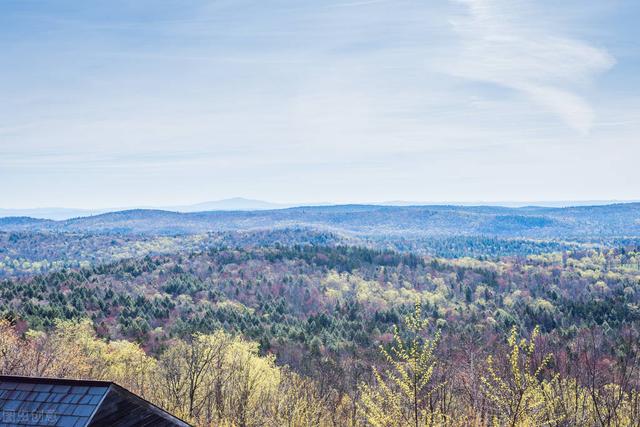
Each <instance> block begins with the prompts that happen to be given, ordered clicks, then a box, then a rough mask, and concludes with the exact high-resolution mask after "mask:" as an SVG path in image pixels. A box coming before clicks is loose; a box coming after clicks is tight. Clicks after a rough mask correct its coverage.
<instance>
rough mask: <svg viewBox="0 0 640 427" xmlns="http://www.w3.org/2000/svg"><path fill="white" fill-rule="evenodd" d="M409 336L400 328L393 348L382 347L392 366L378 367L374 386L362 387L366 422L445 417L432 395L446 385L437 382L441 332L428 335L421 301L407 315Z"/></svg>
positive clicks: (415, 422) (395, 422)
mask: <svg viewBox="0 0 640 427" xmlns="http://www.w3.org/2000/svg"><path fill="white" fill-rule="evenodd" d="M405 325H406V329H407V332H408V334H409V338H408V339H407V340H403V339H402V337H401V336H400V332H399V331H398V328H397V327H396V328H395V329H394V344H393V346H392V347H391V351H387V350H386V349H385V348H384V347H380V351H381V352H382V355H383V356H384V358H385V359H386V360H387V362H388V363H389V365H390V366H391V369H385V370H384V372H383V373H381V372H380V371H379V370H378V369H377V368H375V367H374V369H373V374H374V377H375V380H376V381H375V384H374V385H367V384H363V385H362V386H361V392H362V398H361V400H362V401H361V407H362V411H363V413H364V417H365V418H366V421H367V422H368V423H369V424H370V425H373V426H376V427H377V426H380V427H383V426H384V427H386V426H406V425H412V426H416V427H418V426H426V425H432V424H433V423H435V422H440V421H442V420H443V418H442V414H440V413H439V412H438V410H434V409H433V405H431V403H432V397H433V394H434V392H436V391H437V390H438V389H439V388H440V387H442V385H443V384H434V381H433V376H434V370H435V368H436V365H437V359H436V357H435V354H434V351H435V349H436V347H437V345H438V341H439V339H440V334H439V333H437V334H436V335H435V336H434V337H433V338H432V339H426V338H424V333H425V331H426V329H427V326H428V320H426V319H423V318H422V313H421V307H420V303H419V302H417V303H416V305H415V310H414V312H413V313H412V314H411V315H408V316H406V317H405Z"/></svg>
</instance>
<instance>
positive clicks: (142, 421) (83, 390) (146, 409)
mask: <svg viewBox="0 0 640 427" xmlns="http://www.w3.org/2000/svg"><path fill="white" fill-rule="evenodd" d="M188 425H189V424H187V423H185V422H184V421H182V420H180V419H179V418H177V417H174V416H173V415H171V414H169V413H168V412H166V411H164V410H162V409H160V408H158V407H157V406H155V405H153V404H151V403H150V402H147V401H146V400H144V399H142V398H141V397H139V396H137V395H135V394H133V393H131V392H130V391H128V390H126V389H124V388H122V387H120V386H119V385H117V384H115V383H112V382H109V381H92V380H67V379H58V378H34V377H16V376H2V375H0V427H4V426H56V427H80V426H83V427H84V426H91V427H96V426H113V427H123V426H159V427H162V426H188Z"/></svg>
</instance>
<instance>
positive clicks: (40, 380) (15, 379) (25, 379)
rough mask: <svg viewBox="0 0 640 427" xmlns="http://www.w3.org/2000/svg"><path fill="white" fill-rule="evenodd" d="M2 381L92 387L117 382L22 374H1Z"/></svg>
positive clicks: (106, 385) (0, 379)
mask: <svg viewBox="0 0 640 427" xmlns="http://www.w3.org/2000/svg"><path fill="white" fill-rule="evenodd" d="M0 381H6V382H16V383H17V382H23V383H38V384H67V385H84V386H91V387H109V386H111V385H114V384H115V383H114V382H112V381H101V380H84V379H70V378H55V377H27V376H20V375H0Z"/></svg>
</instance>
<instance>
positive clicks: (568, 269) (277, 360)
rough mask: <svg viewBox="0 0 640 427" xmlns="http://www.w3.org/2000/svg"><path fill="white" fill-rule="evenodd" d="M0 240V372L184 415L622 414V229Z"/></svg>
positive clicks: (202, 418)
mask: <svg viewBox="0 0 640 427" xmlns="http://www.w3.org/2000/svg"><path fill="white" fill-rule="evenodd" d="M2 239H3V240H2V241H3V246H2V250H3V253H4V254H5V256H6V257H7V258H6V259H8V257H9V256H14V257H18V256H19V257H21V258H22V262H21V263H12V262H7V261H5V262H4V264H3V274H4V279H2V281H1V282H0V313H1V314H2V317H3V319H5V320H4V323H3V324H2V328H1V330H2V334H1V335H2V337H1V338H0V363H1V366H2V372H4V373H21V374H38V375H55V376H76V377H91V378H110V379H114V380H116V381H119V382H121V383H123V385H125V386H127V387H129V388H131V389H132V390H134V391H136V392H138V393H140V394H142V395H143V396H145V397H147V398H148V399H150V400H152V401H154V402H156V403H157V404H159V405H161V406H163V407H165V408H167V409H169V410H170V411H173V412H175V413H176V414H178V415H180V416H181V417H183V418H185V419H187V420H190V421H192V422H194V423H196V424H198V425H225V424H227V425H292V426H297V425H335V426H341V425H380V426H391V425H492V424H498V425H522V426H525V425H556V426H565V425H566V426H568V425H638V420H639V418H638V416H637V415H638V413H639V412H638V411H640V395H638V386H639V385H640V383H639V380H640V377H639V375H640V370H639V369H640V359H638V357H640V353H638V350H639V349H638V334H639V331H638V326H639V325H640V323H639V322H640V246H638V245H637V243H636V242H635V240H634V239H627V240H617V241H615V243H617V245H615V244H613V242H609V243H607V244H604V245H603V244H594V243H585V242H574V243H571V244H566V245H564V244H562V245H561V244H559V243H558V242H553V241H537V242H535V243H536V244H537V245H538V247H539V248H541V249H542V248H547V249H548V251H544V250H536V251H530V250H529V248H530V247H526V246H523V243H522V242H524V240H521V241H512V244H513V247H515V248H518V250H516V251H515V252H516V254H515V255H511V256H498V255H499V253H500V250H503V249H504V248H505V247H508V245H507V244H506V240H504V239H491V238H488V237H482V238H471V237H457V238H455V237H452V238H447V239H446V240H442V239H440V240H438V242H439V244H440V245H441V246H442V247H443V248H450V250H452V251H455V248H456V246H458V247H466V250H467V251H473V252H477V253H478V255H477V256H475V257H469V256H462V254H460V253H457V254H455V255H456V256H453V255H454V254H453V253H450V254H449V256H430V255H424V254H422V253H418V252H416V251H412V250H410V249H409V248H405V250H398V249H397V247H393V248H387V249H385V247H388V246H389V245H388V244H386V243H385V244H382V245H380V244H377V245H376V242H374V241H368V242H367V244H366V245H360V244H359V243H361V241H358V240H348V239H346V238H345V237H344V236H339V235H336V234H333V233H328V232H319V231H312V230H308V229H303V228H294V229H287V230H278V231H273V230H272V231H260V232H250V233H240V232H225V233H208V234H206V235H178V236H150V235H128V234H91V233H79V234H78V233H35V232H11V233H4V234H3V235H2ZM532 242H533V241H532ZM545 245H546V246H545ZM491 247H497V248H502V249H499V250H497V251H496V252H495V253H492V251H491V250H490V249H489V248H491ZM523 247H525V249H522V248H523ZM451 248H453V249H451ZM65 256H66V260H64V259H63V257H65ZM44 260H56V261H54V262H50V264H49V265H46V266H44V267H43V263H44V262H45V261H44ZM56 262H58V263H57V264H56ZM37 263H40V264H39V265H40V267H39V268H36V267H35V266H36V265H38V264H37ZM416 304H418V305H417V306H416ZM521 337H522V338H521ZM70 354H73V357H70ZM69 360H73V361H74V363H72V364H69V363H67V362H68V361H69ZM196 377H197V378H196ZM239 393H240V394H239ZM243 393H244V394H243Z"/></svg>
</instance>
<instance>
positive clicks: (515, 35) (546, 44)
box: [448, 0, 615, 134]
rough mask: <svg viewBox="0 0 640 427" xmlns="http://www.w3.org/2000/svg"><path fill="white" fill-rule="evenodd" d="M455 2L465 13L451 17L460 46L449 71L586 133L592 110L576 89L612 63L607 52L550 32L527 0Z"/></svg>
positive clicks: (592, 119) (466, 0)
mask: <svg viewBox="0 0 640 427" xmlns="http://www.w3.org/2000/svg"><path fill="white" fill-rule="evenodd" d="M455 1H456V3H461V4H463V5H464V6H465V8H466V11H465V12H466V13H465V14H464V16H461V17H459V18H458V19H455V20H454V21H452V24H453V28H454V30H455V31H456V32H457V34H458V35H459V36H460V38H461V46H460V49H459V51H458V52H457V54H456V57H455V59H454V60H453V61H452V62H451V63H450V65H449V67H448V71H449V72H450V73H451V74H453V75H455V76H458V77H463V78H466V79H470V80H474V81H480V82H488V83H492V84H496V85H499V86H503V87H507V88H510V89H513V90H515V91H518V92H520V93H522V94H524V95H526V96H527V97H529V98H530V99H531V100H532V101H534V102H535V103H537V104H538V105H540V106H541V107H543V108H545V109H546V110H547V111H549V112H551V113H553V114H556V115H557V116H559V117H560V118H561V119H562V120H563V121H564V122H565V123H566V124H567V125H569V126H570V127H572V128H573V129H575V130H577V131H579V132H581V133H584V134H586V133H588V132H589V130H590V129H591V127H592V124H593V121H594V110H593V108H592V107H591V105H589V103H588V101H587V100H586V99H585V98H584V97H583V96H581V95H580V94H579V89H580V87H581V86H584V85H585V84H588V83H590V82H591V81H592V80H593V79H594V77H595V76H596V75H598V74H599V73H602V72H604V71H606V70H608V69H609V68H611V67H612V66H613V65H614V63H615V60H614V58H613V57H612V56H611V55H610V54H609V53H608V52H606V51H605V50H602V49H598V48H596V47H593V46H591V45H589V44H588V43H586V42H584V41H581V40H577V39H575V38H571V37H568V36H566V35H563V34H559V33H558V34H556V33H554V32H553V31H552V30H549V29H548V27H549V26H548V25H544V24H546V23H540V22H538V20H537V19H536V17H535V14H532V13H531V10H527V9H530V8H528V7H527V6H531V5H532V4H529V3H527V2H523V1H517V2H514V1H511V0H509V1H507V0H455Z"/></svg>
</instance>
